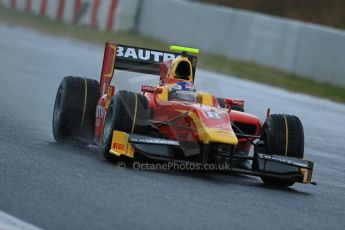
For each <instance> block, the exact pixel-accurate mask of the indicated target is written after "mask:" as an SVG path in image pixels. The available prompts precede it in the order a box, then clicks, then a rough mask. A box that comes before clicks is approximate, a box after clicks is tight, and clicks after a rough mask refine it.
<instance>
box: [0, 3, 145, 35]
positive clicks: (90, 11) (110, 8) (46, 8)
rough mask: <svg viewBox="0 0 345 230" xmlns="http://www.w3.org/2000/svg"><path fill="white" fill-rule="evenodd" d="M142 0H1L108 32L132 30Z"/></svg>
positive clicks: (15, 6)
mask: <svg viewBox="0 0 345 230" xmlns="http://www.w3.org/2000/svg"><path fill="white" fill-rule="evenodd" d="M139 2H140V0H130V1H128V0H106V1H104V0H0V4H1V5H3V6H4V7H6V8H9V9H13V10H18V11H21V12H30V13H33V14H36V15H40V16H43V17H49V18H51V19H54V20H58V21H64V22H67V23H73V24H81V25H88V26H91V27H93V28H98V29H101V30H107V31H118V30H131V29H133V27H134V25H135V20H136V14H137V9H138V6H139Z"/></svg>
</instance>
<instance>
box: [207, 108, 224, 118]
mask: <svg viewBox="0 0 345 230" xmlns="http://www.w3.org/2000/svg"><path fill="white" fill-rule="evenodd" d="M206 115H207V116H208V118H211V119H221V118H222V117H221V116H220V115H219V113H218V112H216V111H212V110H210V111H207V112H206Z"/></svg>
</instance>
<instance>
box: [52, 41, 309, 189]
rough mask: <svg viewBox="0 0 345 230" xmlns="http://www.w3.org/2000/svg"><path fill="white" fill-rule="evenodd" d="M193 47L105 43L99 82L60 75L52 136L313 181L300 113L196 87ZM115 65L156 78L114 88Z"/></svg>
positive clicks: (118, 151) (270, 178)
mask: <svg viewBox="0 0 345 230" xmlns="http://www.w3.org/2000/svg"><path fill="white" fill-rule="evenodd" d="M198 53H199V50H198V49H194V48H187V47H180V46H171V47H170V51H169V52H167V51H160V50H153V49H147V48H140V47H133V46H127V45H121V44H116V43H106V44H105V51H104V58H103V66H102V72H101V77H100V81H99V82H98V81H96V80H93V79H88V78H82V77H74V76H67V77H65V78H63V80H62V81H61V83H60V85H59V88H58V91H57V94H56V99H55V105H54V112H53V122H52V130H53V135H54V138H55V140H56V141H57V142H62V143H66V142H70V141H78V142H83V143H86V144H93V145H97V146H98V147H99V148H100V150H101V152H102V153H103V155H104V157H105V158H106V159H108V160H111V161H117V160H121V159H124V158H134V159H136V158H140V159H148V160H159V161H167V162H178V163H179V164H197V165H201V166H203V165H206V164H213V165H217V166H220V165H224V164H227V165H230V167H228V168H227V170H229V171H231V172H235V173H239V174H246V175H254V176H259V177H261V179H262V180H263V182H264V183H265V184H269V185H274V186H292V185H293V184H294V183H296V182H299V183H305V184H308V183H309V184H315V183H314V182H312V173H313V166H314V164H313V162H312V161H309V160H306V159H304V132H303V126H302V123H301V121H300V119H299V118H298V117H296V116H293V115H287V114H270V109H267V116H266V120H265V121H261V120H260V119H259V118H258V117H257V116H255V115H252V114H249V113H246V112H245V111H244V101H243V100H238V99H233V98H218V97H216V96H214V95H212V94H210V93H207V92H202V91H198V90H197V89H196V87H195V85H194V82H195V75H196V74H195V72H196V71H195V70H196V64H197V54H198ZM115 70H122V71H131V72H137V73H142V74H150V75H155V76H157V82H158V83H157V85H142V87H141V92H131V91H127V90H116V87H115V85H113V84H112V82H111V81H112V79H113V77H114V75H119V76H118V77H121V72H119V73H116V74H115ZM158 76H159V77H158ZM158 79H159V80H158ZM252 148H253V151H252V152H251V149H252Z"/></svg>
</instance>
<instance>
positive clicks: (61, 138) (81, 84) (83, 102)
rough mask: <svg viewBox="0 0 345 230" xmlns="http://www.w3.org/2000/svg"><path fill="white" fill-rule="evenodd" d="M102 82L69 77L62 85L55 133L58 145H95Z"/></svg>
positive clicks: (57, 97) (57, 100) (54, 118)
mask: <svg viewBox="0 0 345 230" xmlns="http://www.w3.org/2000/svg"><path fill="white" fill-rule="evenodd" d="M98 98H99V83H98V82H97V81H96V80H93V79H87V78H82V77H74V76H68V77H64V78H63V79H62V81H61V83H60V85H59V88H58V91H57V94H56V98H55V104H54V112H53V122H52V130H53V136H54V139H55V140H56V141H57V142H70V141H75V140H83V141H87V142H89V143H91V142H92V140H93V138H94V134H95V119H96V118H95V116H96V115H95V112H96V106H97V101H98Z"/></svg>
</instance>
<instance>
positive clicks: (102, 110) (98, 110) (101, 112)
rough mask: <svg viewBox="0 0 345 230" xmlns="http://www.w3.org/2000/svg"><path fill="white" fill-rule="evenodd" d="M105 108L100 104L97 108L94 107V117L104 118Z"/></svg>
mask: <svg viewBox="0 0 345 230" xmlns="http://www.w3.org/2000/svg"><path fill="white" fill-rule="evenodd" d="M105 113H106V111H105V108H104V107H103V106H101V105H97V108H96V117H98V118H104V117H105Z"/></svg>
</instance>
